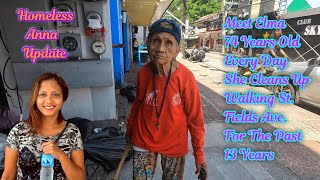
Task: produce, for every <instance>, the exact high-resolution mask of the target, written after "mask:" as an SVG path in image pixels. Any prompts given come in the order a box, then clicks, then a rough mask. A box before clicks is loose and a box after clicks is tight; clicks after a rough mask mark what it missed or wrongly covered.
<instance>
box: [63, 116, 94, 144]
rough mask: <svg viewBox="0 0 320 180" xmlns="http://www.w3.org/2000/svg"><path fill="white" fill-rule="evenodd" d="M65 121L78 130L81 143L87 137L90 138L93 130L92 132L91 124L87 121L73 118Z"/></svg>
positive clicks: (92, 126)
mask: <svg viewBox="0 0 320 180" xmlns="http://www.w3.org/2000/svg"><path fill="white" fill-rule="evenodd" d="M67 121H68V122H70V123H73V124H75V125H76V126H77V127H78V128H79V130H80V133H81V138H82V140H83V141H85V140H86V139H87V138H88V136H90V135H91V134H92V133H93V130H94V125H93V122H92V121H90V120H88V119H84V118H81V117H75V118H71V119H68V120H67Z"/></svg>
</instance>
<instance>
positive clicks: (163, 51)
mask: <svg viewBox="0 0 320 180" xmlns="http://www.w3.org/2000/svg"><path fill="white" fill-rule="evenodd" d="M178 53H179V44H178V43H177V40H176V39H175V38H174V36H173V35H171V34H170V33H166V32H162V33H157V34H154V35H152V37H151V38H150V39H149V44H148V54H149V56H150V59H151V61H153V62H155V63H156V64H167V63H169V62H171V61H172V60H173V59H175V58H176V57H177V56H178Z"/></svg>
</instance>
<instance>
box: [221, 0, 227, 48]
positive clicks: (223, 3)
mask: <svg viewBox="0 0 320 180" xmlns="http://www.w3.org/2000/svg"><path fill="white" fill-rule="evenodd" d="M225 6H226V0H222V12H223V13H222V14H223V15H222V54H224V53H225V51H226V50H225V47H224V44H225V42H224V37H225V35H226V30H225V28H224V24H225V23H226V12H227V11H226V9H225Z"/></svg>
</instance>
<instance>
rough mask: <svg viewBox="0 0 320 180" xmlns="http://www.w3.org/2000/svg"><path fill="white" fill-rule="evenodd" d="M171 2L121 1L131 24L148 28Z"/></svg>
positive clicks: (156, 0) (157, 0)
mask: <svg viewBox="0 0 320 180" xmlns="http://www.w3.org/2000/svg"><path fill="white" fill-rule="evenodd" d="M172 1H173V0H123V1H122V9H123V10H124V11H126V12H127V14H128V17H129V20H130V22H131V24H133V25H135V26H144V27H148V26H149V25H151V24H152V23H153V22H154V21H156V20H158V19H160V18H161V17H162V15H163V13H164V12H165V11H166V10H167V8H168V7H169V6H170V4H171V2H172Z"/></svg>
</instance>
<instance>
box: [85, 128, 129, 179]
mask: <svg viewBox="0 0 320 180" xmlns="http://www.w3.org/2000/svg"><path fill="white" fill-rule="evenodd" d="M83 146H84V151H85V156H86V158H88V159H90V160H92V161H94V162H95V163H98V164H100V165H102V167H103V168H104V170H105V171H106V172H108V173H109V172H110V171H112V170H113V169H116V168H117V167H118V164H119V162H120V160H121V157H122V155H123V153H124V151H125V147H126V140H125V135H124V134H123V133H119V132H118V130H117V129H116V128H114V127H107V128H104V129H103V130H102V131H101V132H99V133H96V134H92V135H91V136H89V137H88V138H87V140H86V141H85V142H84V144H83ZM131 157H132V152H130V153H129V155H128V156H127V157H126V160H129V159H130V158H131Z"/></svg>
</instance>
